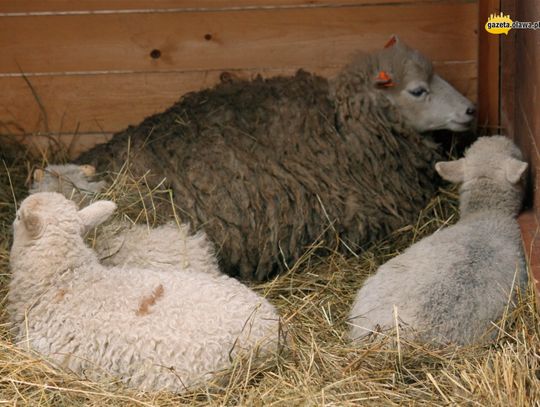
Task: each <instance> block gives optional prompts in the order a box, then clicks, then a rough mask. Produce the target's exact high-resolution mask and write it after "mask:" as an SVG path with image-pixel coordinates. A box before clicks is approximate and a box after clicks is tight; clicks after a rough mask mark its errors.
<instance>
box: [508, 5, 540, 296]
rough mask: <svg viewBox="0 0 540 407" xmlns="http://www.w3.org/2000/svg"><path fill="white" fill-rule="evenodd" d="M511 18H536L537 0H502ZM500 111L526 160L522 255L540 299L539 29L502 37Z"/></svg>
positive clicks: (538, 17) (539, 7)
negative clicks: (527, 191)
mask: <svg viewBox="0 0 540 407" xmlns="http://www.w3.org/2000/svg"><path fill="white" fill-rule="evenodd" d="M501 6H502V10H503V12H504V13H505V14H510V17H511V18H512V19H513V20H514V21H516V20H517V21H539V20H540V4H539V2H538V1H536V0H503V2H502V4H501ZM501 42H502V57H503V60H502V73H503V76H502V80H503V82H502V84H501V103H502V104H501V114H502V116H501V117H502V123H503V125H504V126H505V130H506V131H507V132H508V133H509V134H510V135H511V136H512V137H513V139H514V140H515V141H516V143H517V144H518V145H519V147H520V148H521V151H522V152H523V155H524V157H525V159H526V160H527V161H528V162H529V176H530V177H529V196H528V197H527V200H526V206H527V207H528V210H527V211H525V212H524V213H523V214H521V216H520V217H519V223H520V226H521V230H522V237H523V243H524V248H525V254H526V255H527V259H528V261H529V269H530V271H531V274H532V277H533V279H534V280H535V287H536V294H537V298H538V300H540V233H539V231H540V110H538V101H539V100H540V31H533V30H511V31H510V34H509V35H508V37H507V38H502V40H501Z"/></svg>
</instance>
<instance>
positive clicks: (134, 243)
mask: <svg viewBox="0 0 540 407" xmlns="http://www.w3.org/2000/svg"><path fill="white" fill-rule="evenodd" d="M94 250H95V251H96V253H97V254H98V258H99V259H100V262H101V264H103V265H106V266H111V267H113V266H124V267H139V268H151V269H154V270H176V269H177V268H178V267H179V266H180V267H183V268H185V267H190V268H191V269H193V270H197V271H202V272H205V273H209V274H216V275H219V274H222V273H221V271H220V269H219V265H218V262H217V258H216V256H215V254H214V247H213V245H212V244H211V243H210V242H209V241H208V239H207V237H206V235H205V234H204V233H203V232H198V233H195V234H192V233H191V232H190V230H189V226H188V225H186V224H181V225H177V224H176V223H172V222H169V223H166V224H164V225H161V226H158V227H155V228H149V227H147V226H146V225H138V224H137V225H132V224H128V223H127V222H114V223H111V224H110V225H106V226H104V227H103V228H100V230H99V235H98V237H97V238H96V239H95V243H94Z"/></svg>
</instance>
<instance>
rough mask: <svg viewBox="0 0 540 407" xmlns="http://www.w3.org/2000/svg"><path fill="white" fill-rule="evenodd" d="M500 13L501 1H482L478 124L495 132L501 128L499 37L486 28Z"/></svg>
mask: <svg viewBox="0 0 540 407" xmlns="http://www.w3.org/2000/svg"><path fill="white" fill-rule="evenodd" d="M499 12H500V0H480V2H479V9H478V38H479V43H480V44H479V48H478V124H479V126H487V127H488V128H491V129H493V130H495V131H497V130H498V128H499V126H500V113H499V112H500V106H499V105H500V103H499V100H500V96H499V84H500V80H499V78H500V64H499V61H500V51H499V36H498V35H494V34H490V33H488V32H487V31H486V30H485V28H484V26H485V24H486V22H487V19H488V17H489V15H490V14H495V13H499Z"/></svg>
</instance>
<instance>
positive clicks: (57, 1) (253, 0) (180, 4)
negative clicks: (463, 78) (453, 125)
mask: <svg viewBox="0 0 540 407" xmlns="http://www.w3.org/2000/svg"><path fill="white" fill-rule="evenodd" d="M466 1H469V0H461V2H466ZM443 2H447V0H350V1H346V0H230V1H227V2H223V1H222V0H182V1H178V0H114V1H109V0H77V1H73V0H53V1H43V0H16V1H2V2H0V14H15V13H50V14H54V13H65V12H125V11H128V12H134V11H136V12H148V10H172V9H174V10H181V9H184V10H187V9H198V10H205V9H214V10H216V9H219V10H227V9H228V10H232V9H235V8H244V9H253V8H259V9H262V8H276V7H281V8H284V7H287V8H293V7H341V6H344V5H345V6H346V5H351V4H353V5H356V6H362V5H378V4H403V3H417V4H418V3H443ZM455 2H459V0H456V1H455Z"/></svg>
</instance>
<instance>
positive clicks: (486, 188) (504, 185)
mask: <svg viewBox="0 0 540 407" xmlns="http://www.w3.org/2000/svg"><path fill="white" fill-rule="evenodd" d="M522 158H523V157H522V154H521V151H520V150H519V148H517V147H516V145H515V144H514V143H513V142H512V141H511V140H510V139H509V138H507V137H504V136H492V137H480V138H479V139H478V140H477V141H476V142H475V143H474V144H473V145H472V146H471V147H470V148H469V149H468V150H467V151H466V153H465V157H463V158H460V159H459V160H455V161H446V162H438V163H437V164H435V169H436V170H437V172H438V173H439V175H440V176H441V177H442V178H444V179H446V180H447V181H450V182H453V183H456V184H461V189H460V197H461V198H460V201H461V206H462V209H463V208H464V207H465V208H466V209H470V208H473V205H480V204H482V205H485V206H486V207H490V206H491V207H493V208H495V207H497V206H501V205H502V206H504V207H506V208H507V209H509V210H510V211H511V212H512V213H515V212H517V211H519V208H520V207H521V199H522V196H523V183H522V182H521V181H522V179H523V175H524V174H525V171H526V170H527V166H528V164H527V163H526V162H523V161H522ZM473 209H474V208H473Z"/></svg>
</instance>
